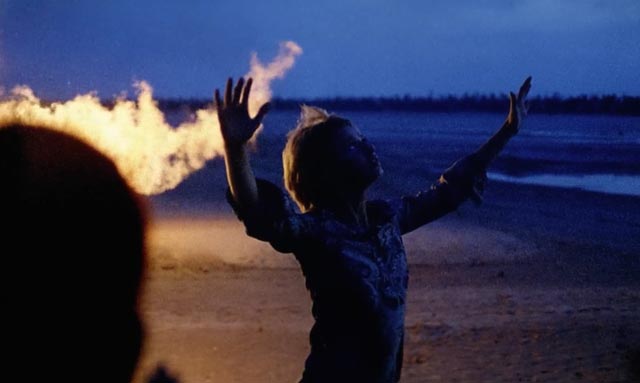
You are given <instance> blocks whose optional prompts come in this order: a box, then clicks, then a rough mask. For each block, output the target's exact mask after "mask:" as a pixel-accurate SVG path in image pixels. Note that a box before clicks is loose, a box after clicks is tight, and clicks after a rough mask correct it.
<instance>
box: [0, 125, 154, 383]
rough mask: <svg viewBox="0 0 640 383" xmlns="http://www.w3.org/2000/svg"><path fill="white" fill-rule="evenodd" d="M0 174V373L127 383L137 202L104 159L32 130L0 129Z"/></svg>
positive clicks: (141, 223)
mask: <svg viewBox="0 0 640 383" xmlns="http://www.w3.org/2000/svg"><path fill="white" fill-rule="evenodd" d="M0 177H1V178H0V179H1V180H2V181H0V184H1V185H2V186H1V187H0V212H1V217H2V227H3V229H2V231H0V233H1V234H0V240H1V246H2V265H3V267H2V271H3V274H4V275H3V276H2V281H3V282H2V294H3V296H4V298H3V301H4V302H3V303H5V305H4V306H3V310H2V311H3V314H2V317H3V322H4V323H5V324H4V325H3V326H2V329H3V331H4V332H5V334H3V336H2V339H3V341H2V349H3V350H2V351H3V355H6V356H8V359H7V357H6V356H5V357H4V358H5V360H4V363H3V365H4V366H5V367H3V372H4V373H5V374H7V375H6V376H12V377H13V379H15V380H17V381H54V380H56V381H57V380H60V381H65V382H80V381H82V382H90V381H93V382H128V381H130V379H131V376H132V373H133V371H134V369H135V366H136V363H137V361H138V357H139V355H140V349H141V344H142V337H143V333H142V326H141V323H140V318H139V314H138V296H139V290H140V286H141V281H142V277H143V271H144V264H145V248H144V231H145V217H144V213H143V210H142V209H141V205H140V201H139V200H138V197H137V196H136V195H135V194H134V193H133V192H132V190H131V189H130V188H129V186H128V185H127V183H126V182H125V180H124V179H123V178H122V176H121V175H120V174H119V172H118V171H117V169H116V167H115V166H114V164H113V162H111V161H110V160H109V159H107V158H106V157H105V156H104V155H102V154H100V153H99V152H97V151H96V150H95V149H93V148H92V147H90V146H89V145H87V144H85V143H83V142H82V141H80V140H79V139H76V138H73V137H71V136H68V135H65V134H62V133H58V132H54V131H51V130H47V129H43V128H38V127H26V126H19V125H13V126H4V127H0ZM6 376H5V377H6Z"/></svg>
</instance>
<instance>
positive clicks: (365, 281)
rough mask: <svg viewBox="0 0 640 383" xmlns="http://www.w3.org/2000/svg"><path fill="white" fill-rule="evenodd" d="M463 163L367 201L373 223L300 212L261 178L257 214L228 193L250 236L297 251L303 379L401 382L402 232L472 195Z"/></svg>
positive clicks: (405, 277)
mask: <svg viewBox="0 0 640 383" xmlns="http://www.w3.org/2000/svg"><path fill="white" fill-rule="evenodd" d="M462 162H463V161H459V162H458V163H456V164H454V166H452V167H451V168H450V169H449V170H447V172H445V173H444V175H443V177H442V178H440V179H439V180H438V181H437V182H436V183H434V184H433V185H432V186H431V187H430V188H429V189H428V190H426V191H423V192H421V193H419V194H417V195H415V196H409V197H402V198H400V199H397V200H390V201H382V200H376V201H369V202H367V203H366V210H367V216H368V220H369V227H368V228H362V227H359V226H355V225H350V224H347V223H344V222H341V221H340V220H339V219H337V218H336V217H335V216H334V215H333V214H332V213H331V212H330V211H326V210H321V209H318V210H312V211H309V212H307V213H304V214H300V213H298V212H296V210H295V209H294V205H293V202H292V200H291V199H290V198H289V196H288V195H287V194H286V193H284V192H283V191H282V190H281V189H280V188H278V187H277V186H275V185H274V184H272V183H270V182H268V181H264V180H258V192H259V208H258V209H256V211H252V212H243V211H240V209H238V206H237V205H236V204H235V203H234V200H233V197H232V196H231V193H230V192H229V193H227V196H228V199H229V202H230V203H231V205H232V206H233V207H234V210H235V212H236V214H237V215H238V217H239V218H240V219H241V220H242V221H243V222H244V224H245V227H246V230H247V234H248V235H250V236H252V237H254V238H257V239H260V240H263V241H268V242H269V243H271V245H272V246H273V247H274V248H275V249H276V250H277V251H279V252H283V253H293V254H294V255H295V257H296V259H297V260H298V262H299V263H300V266H301V268H302V272H303V273H304V276H305V278H306V287H307V289H308V290H309V292H310V294H311V299H312V300H313V309H312V313H313V318H314V319H315V324H314V325H313V328H312V329H311V334H310V343H311V353H310V355H309V356H308V358H307V361H306V363H305V371H304V373H303V377H302V382H305V383H307V382H332V383H335V382H367V383H374V382H385V383H387V382H397V381H398V380H399V378H400V370H401V367H402V346H403V336H404V312H405V300H406V292H407V283H408V270H407V260H406V255H405V250H404V246H403V244H402V238H401V236H402V234H405V233H407V232H410V231H412V230H414V229H416V228H418V227H420V226H422V225H424V224H426V223H428V222H430V221H433V220H435V219H437V218H439V217H441V216H443V215H445V214H447V213H448V212H450V211H452V210H455V208H456V207H457V206H458V205H459V204H460V203H461V202H462V201H464V200H465V199H466V198H467V196H468V195H469V190H470V187H471V185H472V178H473V177H472V176H471V174H470V172H469V171H467V169H461V167H462V166H463V165H462V164H461V163H462ZM456 166H457V168H456ZM452 170H455V171H452ZM454 173H455V174H456V175H460V174H462V175H463V176H461V177H460V176H456V177H454V178H458V179H457V180H456V182H451V181H450V180H449V178H452V177H448V176H447V174H454ZM445 179H446V181H445Z"/></svg>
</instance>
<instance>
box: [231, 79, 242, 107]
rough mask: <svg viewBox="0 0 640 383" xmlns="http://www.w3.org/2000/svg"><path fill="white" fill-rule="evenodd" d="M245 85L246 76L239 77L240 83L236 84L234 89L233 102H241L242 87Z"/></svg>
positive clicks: (235, 103)
mask: <svg viewBox="0 0 640 383" xmlns="http://www.w3.org/2000/svg"><path fill="white" fill-rule="evenodd" d="M243 85H244V78H242V77H240V78H239V79H238V83H237V84H236V87H235V89H234V90H233V100H232V102H233V104H234V105H237V104H238V103H240V95H241V94H242V87H243Z"/></svg>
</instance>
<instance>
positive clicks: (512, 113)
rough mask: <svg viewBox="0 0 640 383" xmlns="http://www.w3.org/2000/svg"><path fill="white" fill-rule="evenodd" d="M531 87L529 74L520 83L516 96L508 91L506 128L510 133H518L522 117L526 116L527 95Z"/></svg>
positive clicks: (527, 106) (527, 109) (527, 107)
mask: <svg viewBox="0 0 640 383" xmlns="http://www.w3.org/2000/svg"><path fill="white" fill-rule="evenodd" d="M530 89H531V76H529V77H527V79H526V80H524V83H522V86H521V87H520V90H519V91H518V95H517V96H516V95H515V94H514V93H513V92H509V101H510V107H509V116H508V117H507V126H506V127H507V129H509V131H510V133H511V134H513V135H515V134H517V133H518V130H519V129H520V124H521V123H522V120H523V119H524V117H526V115H527V112H528V111H529V104H528V102H527V95H529V90H530Z"/></svg>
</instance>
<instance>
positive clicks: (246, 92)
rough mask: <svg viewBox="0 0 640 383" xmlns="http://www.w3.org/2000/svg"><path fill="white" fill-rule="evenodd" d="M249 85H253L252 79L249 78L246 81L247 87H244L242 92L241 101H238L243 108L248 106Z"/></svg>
mask: <svg viewBox="0 0 640 383" xmlns="http://www.w3.org/2000/svg"><path fill="white" fill-rule="evenodd" d="M251 85H253V79H252V78H251V77H249V79H248V80H247V85H245V86H244V91H243V92H242V100H241V101H240V102H241V104H242V105H243V106H247V105H248V104H249V94H250V93H251Z"/></svg>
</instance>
